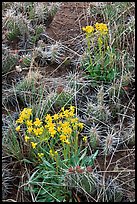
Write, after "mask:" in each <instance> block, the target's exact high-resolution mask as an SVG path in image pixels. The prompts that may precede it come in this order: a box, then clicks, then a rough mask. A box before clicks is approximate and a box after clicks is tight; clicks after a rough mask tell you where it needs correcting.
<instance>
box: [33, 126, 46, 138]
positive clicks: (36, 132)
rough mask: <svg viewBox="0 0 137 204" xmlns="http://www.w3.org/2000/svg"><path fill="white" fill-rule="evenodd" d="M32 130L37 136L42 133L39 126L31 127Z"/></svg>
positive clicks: (41, 128)
mask: <svg viewBox="0 0 137 204" xmlns="http://www.w3.org/2000/svg"><path fill="white" fill-rule="evenodd" d="M33 131H34V134H35V135H36V136H39V135H42V133H43V131H44V129H43V127H40V128H35V129H33Z"/></svg>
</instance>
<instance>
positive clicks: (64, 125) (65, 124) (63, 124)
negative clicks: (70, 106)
mask: <svg viewBox="0 0 137 204" xmlns="http://www.w3.org/2000/svg"><path fill="white" fill-rule="evenodd" d="M61 127H63V128H64V127H69V122H67V121H66V122H64V123H62V124H61Z"/></svg>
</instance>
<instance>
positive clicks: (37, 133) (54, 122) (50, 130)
mask: <svg viewBox="0 0 137 204" xmlns="http://www.w3.org/2000/svg"><path fill="white" fill-rule="evenodd" d="M16 124H17V125H16V127H15V129H16V132H17V134H21V135H22V136H23V138H24V142H25V145H28V146H30V149H31V152H32V156H33V162H34V163H35V164H38V166H37V167H38V169H39V176H40V175H41V174H43V173H42V172H43V171H46V172H47V174H50V177H52V179H53V180H54V175H51V173H50V171H51V170H52V169H54V174H55V175H58V178H59V180H60V176H63V178H64V186H65V187H66V186H67V185H68V184H67V183H65V178H66V174H67V172H69V169H70V168H77V167H78V165H81V167H80V171H79V169H78V171H77V173H83V172H84V171H81V169H83V168H84V169H86V168H87V167H89V166H90V168H92V167H93V164H94V160H95V158H96V156H97V154H98V151H96V152H95V153H94V154H92V155H91V156H86V154H87V147H86V148H85V149H82V145H81V144H85V143H86V141H87V137H86V136H84V137H83V140H82V141H81V143H80V141H79V135H80V132H81V131H82V130H83V128H84V123H82V122H80V121H79V118H78V117H76V115H75V107H74V106H72V105H71V106H70V107H69V108H68V109H65V108H64V107H62V108H61V111H60V112H58V113H55V114H54V115H51V114H46V115H45V116H44V117H43V118H41V119H40V118H38V117H36V118H35V117H34V116H33V114H32V109H31V108H24V109H23V110H22V112H21V113H20V114H19V118H18V119H17V120H16ZM84 158H85V159H84ZM49 166H51V167H52V169H50V170H49V169H48V168H49ZM40 169H41V170H40ZM45 169H46V170H45ZM36 177H37V176H36ZM63 178H62V179H63ZM31 182H32V183H33V179H32V180H30V183H31ZM55 182H59V181H57V180H56V181H55ZM58 185H59V184H58ZM60 185H61V183H60ZM82 185H83V184H82ZM53 187H54V188H55V186H54V185H53ZM65 189H66V188H65Z"/></svg>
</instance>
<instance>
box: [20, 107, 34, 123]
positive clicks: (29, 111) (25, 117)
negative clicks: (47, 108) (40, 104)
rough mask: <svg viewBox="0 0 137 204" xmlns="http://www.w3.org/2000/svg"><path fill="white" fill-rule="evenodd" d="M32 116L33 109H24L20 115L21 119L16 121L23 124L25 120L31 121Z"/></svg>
mask: <svg viewBox="0 0 137 204" xmlns="http://www.w3.org/2000/svg"><path fill="white" fill-rule="evenodd" d="M31 115H32V109H31V108H24V109H23V111H22V112H21V113H20V117H19V119H18V120H16V123H20V124H22V123H23V121H24V120H28V119H30V116H31Z"/></svg>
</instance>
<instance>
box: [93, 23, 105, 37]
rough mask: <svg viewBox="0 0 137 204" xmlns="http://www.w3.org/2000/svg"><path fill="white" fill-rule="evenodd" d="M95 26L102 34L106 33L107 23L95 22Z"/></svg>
mask: <svg viewBox="0 0 137 204" xmlns="http://www.w3.org/2000/svg"><path fill="white" fill-rule="evenodd" d="M95 28H96V30H97V31H99V32H100V33H101V34H103V35H105V34H107V33H108V28H107V25H106V24H104V23H96V24H95Z"/></svg>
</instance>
